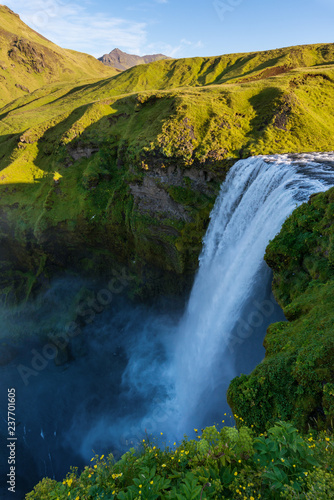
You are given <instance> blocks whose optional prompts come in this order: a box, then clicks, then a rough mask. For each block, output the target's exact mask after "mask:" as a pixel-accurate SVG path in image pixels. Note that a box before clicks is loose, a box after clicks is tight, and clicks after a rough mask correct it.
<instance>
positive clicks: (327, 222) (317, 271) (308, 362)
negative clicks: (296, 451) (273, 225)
mask: <svg viewBox="0 0 334 500" xmlns="http://www.w3.org/2000/svg"><path fill="white" fill-rule="evenodd" d="M265 260H266V261H267V263H268V264H269V265H270V266H271V268H272V269H273V271H274V281H273V290H274V294H275V297H276V298H277V300H278V302H279V304H280V305H281V306H282V308H283V311H284V313H285V316H286V318H287V319H288V321H286V322H280V323H276V324H273V325H271V326H270V327H269V329H268V332H267V335H266V337H265V341H264V346H265V348H266V356H265V359H264V360H263V362H262V363H260V365H258V366H257V367H256V369H255V370H254V371H253V372H252V373H251V374H250V375H249V376H246V375H241V376H240V377H237V378H235V379H234V380H233V381H232V383H231V385H230V387H229V391H228V400H229V403H230V405H231V406H232V408H233V410H234V411H235V413H237V414H238V415H240V416H241V417H242V418H244V419H245V420H246V421H247V422H248V423H251V424H253V425H254V426H255V427H257V428H258V429H264V428H265V427H266V426H267V425H268V424H269V423H270V422H272V421H274V420H275V419H278V418H282V419H289V420H293V421H294V422H295V423H296V425H298V427H299V428H302V429H306V428H307V427H308V426H309V425H310V426H315V425H317V426H319V427H332V425H333V419H334V390H333V388H334V385H333V384H334V189H333V188H332V189H330V190H329V191H327V192H325V193H320V194H317V195H314V196H312V197H311V198H310V200H309V202H308V203H304V204H303V205H302V206H300V207H299V208H297V209H296V210H295V211H294V212H293V214H292V215H291V216H290V217H289V218H288V219H287V221H286V222H285V223H284V224H283V227H282V230H281V232H280V233H279V234H278V235H277V236H276V237H275V238H274V240H272V241H271V242H270V244H269V245H268V247H267V250H266V255H265Z"/></svg>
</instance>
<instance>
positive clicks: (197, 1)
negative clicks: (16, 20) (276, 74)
mask: <svg viewBox="0 0 334 500" xmlns="http://www.w3.org/2000/svg"><path fill="white" fill-rule="evenodd" d="M2 1H4V0H2ZM4 3H5V4H6V5H8V7H10V8H11V9H12V10H14V11H15V12H17V13H18V14H20V17H21V19H22V20H23V21H24V22H26V23H27V24H29V26H31V27H32V28H34V29H35V30H36V31H38V32H39V33H41V34H43V35H44V36H46V37H47V38H49V39H50V40H52V41H53V42H55V43H57V44H58V45H60V46H62V47H65V48H71V49H74V50H79V51H82V52H87V53H89V54H92V55H94V56H96V57H99V56H101V55H103V54H105V53H107V52H110V51H111V50H112V49H113V48H115V47H118V48H120V49H121V50H124V51H126V52H130V53H135V54H139V55H144V54H152V53H159V52H162V53H164V54H166V55H169V56H171V57H193V56H213V55H219V54H227V53H232V52H249V51H257V50H266V49H274V48H278V47H286V46H290V45H298V44H307V43H319V42H333V41H334V40H333V38H334V37H333V26H334V0H279V1H278V0H266V1H264V0H208V1H205V0H178V1H177V0H143V1H140V0H119V1H114V0H111V1H107V0H101V1H97V0H81V1H80V2H77V1H76V0H73V1H72V0H15V1H12V0H7V1H6V0H5V1H4Z"/></svg>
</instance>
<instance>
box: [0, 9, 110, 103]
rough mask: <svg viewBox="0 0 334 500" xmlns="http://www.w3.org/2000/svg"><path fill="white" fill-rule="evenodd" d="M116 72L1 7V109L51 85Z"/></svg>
mask: <svg viewBox="0 0 334 500" xmlns="http://www.w3.org/2000/svg"><path fill="white" fill-rule="evenodd" d="M116 73H117V70H115V69H114V68H107V67H106V66H105V65H103V64H101V63H100V62H99V61H97V60H96V59H95V58H94V57H92V56H89V55H87V54H83V53H81V52H76V51H74V50H67V49H62V48H61V47H58V46H57V45H55V44H54V43H52V42H50V41H49V40H47V39H46V38H45V37H43V36H42V35H40V34H38V33H37V32H36V31H34V30H32V29H31V28H29V27H28V26H27V25H26V24H25V23H23V22H22V21H21V19H20V17H19V16H18V15H17V14H15V13H14V12H13V11H11V10H10V9H9V8H8V7H6V6H5V5H0V106H3V105H4V104H5V103H7V102H9V101H11V100H13V99H15V98H17V97H20V96H22V95H24V94H27V93H29V92H32V91H34V90H36V89H37V88H39V87H42V86H43V85H47V84H50V83H54V82H65V81H67V82H68V81H73V82H74V81H77V80H79V79H80V80H84V79H86V80H87V79H92V78H94V79H95V80H97V79H101V78H106V77H108V76H112V75H114V74H116Z"/></svg>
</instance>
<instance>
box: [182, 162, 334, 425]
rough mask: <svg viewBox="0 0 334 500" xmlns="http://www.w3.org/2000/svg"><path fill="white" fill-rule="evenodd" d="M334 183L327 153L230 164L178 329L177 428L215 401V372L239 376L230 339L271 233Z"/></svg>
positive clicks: (221, 375)
mask: <svg viewBox="0 0 334 500" xmlns="http://www.w3.org/2000/svg"><path fill="white" fill-rule="evenodd" d="M332 185H334V154H333V153H328V154H320V153H319V154H317V153H314V154H304V155H283V156H270V157H268V156H267V157H265V156H259V157H253V158H249V159H247V160H241V161H239V162H237V163H236V164H235V165H234V167H233V168H232V169H231V170H230V172H229V174H228V176H227V178H226V180H225V182H224V184H223V186H222V188H221V192H220V195H219V197H218V199H217V201H216V204H215V207H214V209H213V211H212V213H211V222H210V225H209V228H208V231H207V233H206V236H205V239H204V247H203V251H202V254H201V257H200V266H199V271H198V274H197V277H196V280H195V283H194V286H193V289H192V292H191V296H190V299H189V303H188V307H187V310H186V313H185V315H184V317H183V319H182V321H181V323H180V325H179V329H178V330H179V333H178V342H177V345H176V352H175V366H174V367H173V369H172V371H173V372H174V376H175V400H174V404H175V405H176V407H177V409H178V418H177V421H178V428H179V429H180V431H182V429H187V428H189V427H190V422H191V420H193V424H194V423H196V415H198V414H200V413H203V407H204V408H205V407H207V406H208V405H209V406H210V405H211V406H212V405H217V403H218V402H217V401H215V402H212V401H210V397H211V398H214V397H215V396H214V393H213V391H212V389H213V387H214V385H215V384H217V378H220V379H221V378H225V379H226V382H227V383H228V382H229V381H230V380H231V379H232V378H233V377H234V376H235V375H237V373H235V369H234V359H233V356H232V355H231V350H230V349H228V344H229V342H230V341H231V336H232V335H233V332H234V331H235V329H236V327H237V326H238V322H239V321H240V318H242V316H243V311H244V309H245V305H246V302H247V301H248V300H249V297H251V296H252V294H253V295H254V287H255V286H256V283H257V281H258V275H259V272H260V270H261V268H262V267H263V256H264V253H265V249H266V246H267V244H268V243H269V240H270V239H272V238H273V237H274V236H275V235H276V234H277V233H278V232H279V230H280V228H281V226H282V224H283V222H284V220H285V219H286V218H287V217H288V216H289V215H290V214H291V213H292V211H293V210H294V208H295V207H296V205H299V204H301V203H302V202H304V201H306V200H307V199H308V197H309V196H310V195H311V194H312V193H317V192H320V191H324V190H326V189H328V188H329V187H330V186H332ZM255 299H256V297H255ZM260 307H261V304H260ZM245 324H246V322H245V321H244V325H245ZM210 395H211V396H210ZM221 398H222V399H223V398H224V395H223V394H221Z"/></svg>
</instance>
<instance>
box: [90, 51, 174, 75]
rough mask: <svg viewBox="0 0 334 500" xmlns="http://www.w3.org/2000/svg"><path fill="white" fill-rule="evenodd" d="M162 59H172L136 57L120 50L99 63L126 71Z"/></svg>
mask: <svg viewBox="0 0 334 500" xmlns="http://www.w3.org/2000/svg"><path fill="white" fill-rule="evenodd" d="M161 59H171V58H170V57H168V56H164V55H163V54H153V55H151V56H142V57H141V56H136V55H132V54H127V53H126V52H122V51H121V50H120V49H114V50H112V51H111V52H110V53H109V54H104V56H102V57H99V61H101V62H103V64H105V65H106V66H112V67H114V68H117V69H120V70H122V71H123V70H125V69H129V68H133V66H138V65H139V64H149V63H151V62H155V61H160V60H161Z"/></svg>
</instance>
